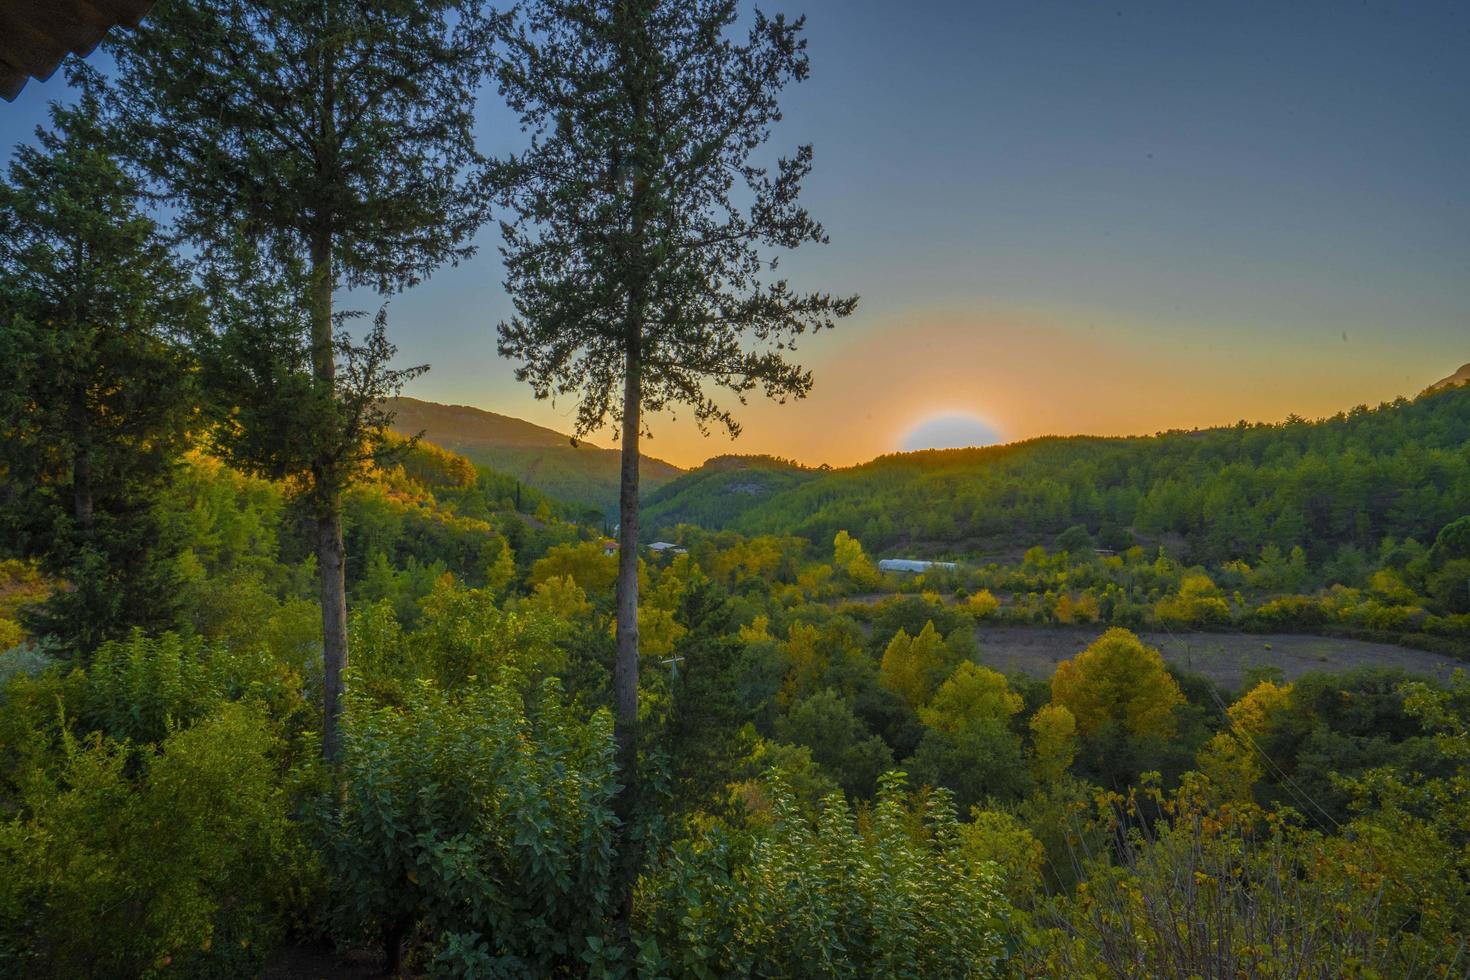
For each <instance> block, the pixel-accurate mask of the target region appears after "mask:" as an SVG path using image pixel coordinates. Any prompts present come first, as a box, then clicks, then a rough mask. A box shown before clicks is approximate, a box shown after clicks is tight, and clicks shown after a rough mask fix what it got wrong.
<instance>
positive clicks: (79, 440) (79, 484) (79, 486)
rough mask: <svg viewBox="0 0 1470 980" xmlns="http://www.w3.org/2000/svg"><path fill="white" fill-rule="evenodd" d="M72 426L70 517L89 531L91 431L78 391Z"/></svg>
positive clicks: (83, 399) (83, 396) (84, 397)
mask: <svg viewBox="0 0 1470 980" xmlns="http://www.w3.org/2000/svg"><path fill="white" fill-rule="evenodd" d="M72 426H73V428H74V431H75V436H74V439H75V442H76V449H75V452H74V453H73V454H72V461H71V498H72V516H73V517H74V518H75V519H76V522H77V526H78V527H80V528H81V529H82V530H84V531H91V530H92V525H93V522H94V518H93V514H92V431H91V427H90V426H89V425H88V424H87V394H86V392H85V391H78V392H77V393H76V397H75V399H74V401H73V403H72Z"/></svg>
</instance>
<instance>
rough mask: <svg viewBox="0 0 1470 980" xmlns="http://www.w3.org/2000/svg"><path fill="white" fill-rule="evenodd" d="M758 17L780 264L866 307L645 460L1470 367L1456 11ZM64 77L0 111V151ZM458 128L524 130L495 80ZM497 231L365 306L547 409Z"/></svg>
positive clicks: (471, 391)
mask: <svg viewBox="0 0 1470 980" xmlns="http://www.w3.org/2000/svg"><path fill="white" fill-rule="evenodd" d="M765 9H767V10H768V11H776V10H782V11H786V12H788V13H793V14H794V13H801V12H805V13H806V14H807V15H808V37H809V41H810V54H811V60H812V75H811V78H810V80H809V81H807V82H806V83H803V84H801V85H798V86H795V87H793V88H792V89H790V90H789V92H788V95H787V97H786V99H785V102H784V104H785V106H786V109H787V111H786V119H785V121H784V123H783V124H782V125H781V127H780V128H779V129H778V130H777V134H776V138H775V141H774V144H773V145H774V148H775V149H777V150H782V151H784V150H787V149H789V148H790V147H791V146H794V145H796V144H797V143H799V142H811V143H813V144H815V148H816V170H815V172H814V174H813V175H812V177H811V178H810V180H809V181H808V184H807V190H806V193H805V200H806V203H807V204H808V206H809V207H810V209H811V210H812V213H813V214H814V215H815V216H816V217H817V218H818V219H819V220H821V221H822V222H823V223H824V224H825V225H826V227H827V230H828V232H829V233H830V235H831V237H832V244H830V245H828V246H825V247H813V248H810V249H807V250H803V251H802V252H800V253H797V254H795V255H792V256H789V257H787V258H786V259H784V260H783V264H782V268H783V271H784V272H785V273H787V274H788V275H790V276H791V278H792V279H793V280H794V281H795V282H796V283H797V284H798V285H802V286H807V287H810V288H820V289H830V290H831V291H833V292H839V293H841V292H858V293H860V294H861V296H862V302H861V304H860V307H859V312H858V313H857V314H856V315H855V316H854V317H852V318H850V319H849V320H847V321H845V322H844V323H842V324H841V325H840V326H839V328H838V330H837V331H835V332H833V333H829V334H824V335H822V336H820V337H817V338H814V339H812V340H810V341H808V342H807V343H806V344H804V345H803V348H802V350H801V352H800V353H801V358H802V360H803V363H805V364H806V365H807V366H808V367H810V368H812V369H813V370H814V372H815V375H816V388H815V390H814V392H813V394H812V395H811V397H810V398H808V399H807V400H806V401H805V402H801V403H797V404H794V405H785V406H775V405H767V404H762V403H759V402H756V401H752V403H751V405H750V406H749V407H748V408H746V409H744V410H743V411H742V412H741V413H740V418H741V419H742V420H743V421H744V423H745V433H744V435H743V436H742V437H741V438H740V439H739V440H738V441H737V442H735V443H733V444H732V443H731V442H730V441H729V440H728V439H727V438H726V437H724V436H723V435H716V436H713V437H711V438H708V439H706V438H703V437H701V436H700V435H699V433H698V432H697V430H696V429H695V428H694V425H693V423H692V422H690V421H688V417H687V415H686V416H684V417H681V418H680V419H679V420H678V421H674V422H671V421H668V420H664V419H657V420H655V421H654V438H653V439H652V440H651V441H650V442H648V443H647V444H646V449H647V451H648V452H649V453H651V454H653V455H656V456H661V457H664V458H666V459H668V460H670V461H672V462H676V463H680V464H684V465H692V464H696V463H698V462H699V461H701V460H702V459H704V458H705V457H707V456H712V455H718V454H721V453H726V452H743V453H772V454H776V455H782V456H789V457H794V458H797V459H800V460H803V461H806V462H811V463H819V462H827V463H832V464H834V465H835V464H846V463H853V462H857V461H861V460H864V459H867V458H870V457H872V456H874V455H877V454H879V453H883V452H890V451H893V450H894V449H897V448H899V447H900V446H901V445H907V444H909V443H906V439H907V438H908V437H909V436H911V435H912V434H913V433H914V430H915V429H916V428H918V427H920V426H922V425H923V424H924V423H925V422H926V421H929V420H932V419H934V418H936V417H947V416H954V415H961V416H972V417H974V418H976V419H977V422H976V426H977V428H976V429H975V431H976V432H977V433H983V432H984V431H986V430H987V428H988V430H989V431H993V432H995V433H997V434H998V437H999V438H1001V439H1004V440H1010V439H1019V438H1025V437H1028V436H1034V435H1042V434H1049V433H1095V434H1123V433H1148V432H1155V431H1158V430H1162V429H1169V428H1180V427H1184V428H1188V427H1192V426H1205V425H1216V424H1228V423H1231V422H1234V421H1236V420H1238V419H1242V418H1245V419H1250V420H1279V419H1281V418H1284V417H1285V416H1286V415H1287V414H1288V413H1291V412H1296V413H1298V414H1300V415H1305V416H1309V417H1314V416H1319V415H1326V414H1331V413H1333V412H1336V411H1338V410H1341V409H1346V408H1349V407H1351V406H1353V405H1356V404H1359V403H1368V404H1375V403H1377V402H1380V401H1383V400H1387V399H1390V398H1393V397H1394V396H1397V395H1399V394H1408V395H1412V394H1415V393H1417V392H1418V391H1420V390H1421V389H1423V388H1424V387H1425V386H1427V385H1428V384H1429V383H1431V382H1433V381H1435V380H1437V379H1438V378H1440V377H1443V376H1445V375H1447V374H1449V373H1450V372H1452V371H1453V370H1454V369H1455V368H1457V367H1458V366H1459V365H1461V364H1462V363H1465V362H1466V361H1470V179H1467V178H1470V4H1464V3H1450V2H1427V0H1426V2H1413V3H1362V4H1349V3H1345V2H1330V3H1307V2H1293V3H1280V2H1274V3H1243V2H1231V3H1214V4H1197V3H1178V2H1170V3H1158V4H1139V3H1081V2H1079V3H1049V2H1040V0H1027V2H1015V3H1010V2H1008V3H948V2H922V0H918V2H913V3H906V4H898V3H893V2H891V0H790V2H787V0H782V2H779V3H774V4H770V5H766V6H765ZM64 95H65V89H64V85H63V82H62V80H61V78H60V76H59V75H58V76H57V77H55V78H53V79H52V80H51V81H50V82H49V83H48V84H45V85H39V84H36V83H34V82H33V83H31V85H29V86H28V87H27V89H26V90H25V92H24V93H23V94H22V95H21V97H20V99H19V100H18V101H17V102H16V103H14V104H9V105H3V104H0V145H3V146H9V145H11V144H13V143H14V142H15V141H16V140H17V139H19V138H23V136H24V135H25V134H27V133H28V132H29V130H30V129H31V128H32V127H33V126H34V125H35V123H36V121H38V119H39V118H40V117H41V115H42V113H43V111H44V104H45V101H46V100H48V99H52V98H58V97H64ZM479 119H480V132H481V137H482V141H483V143H482V145H483V147H484V148H485V149H486V150H487V151H489V152H495V151H498V150H503V149H508V148H511V147H514V146H516V145H518V142H519V139H520V134H519V133H518V132H517V130H516V128H515V125H514V120H513V119H512V118H511V117H510V116H509V115H508V114H507V113H506V112H505V110H504V109H503V107H501V106H499V105H498V104H497V103H496V101H495V97H494V95H493V92H487V93H486V98H485V100H484V101H483V103H482V105H481V108H480V112H479ZM496 239H497V236H496V235H495V234H494V233H493V232H492V231H488V230H487V231H486V232H485V233H484V234H483V235H482V237H481V245H482V250H481V253H480V255H479V256H478V257H477V258H476V259H474V260H472V261H471V262H469V263H467V264H466V265H464V266H462V267H460V268H457V269H445V270H442V271H440V272H439V273H437V274H436V275H435V276H434V278H433V279H431V280H430V281H429V282H427V283H425V284H424V285H422V286H420V287H418V288H417V289H415V290H413V291H412V292H410V293H408V294H405V295H402V296H398V297H395V298H394V299H393V300H392V305H391V307H390V329H391V331H392V334H393V337H394V339H395V340H396V342H397V343H398V345H399V348H400V351H401V359H402V361H403V362H404V363H416V362H428V363H429V364H431V365H432V370H431V371H430V372H429V373H428V374H427V375H425V376H424V377H422V378H420V379H418V380H417V381H415V382H413V385H412V387H411V388H410V389H409V391H408V393H409V394H412V395H416V396H418V397H422V398H428V399H433V400H437V401H447V402H456V403H462V404H471V405H477V406H480V407H483V408H486V409H489V410H492V411H496V412H503V413H505V414H509V415H515V416H519V417H522V418H527V419H530V420H532V421H535V422H538V423H541V424H545V425H550V426H553V427H556V428H560V429H563V430H566V429H569V428H570V427H571V424H572V417H573V415H574V409H573V406H571V405H569V404H564V405H557V406H552V405H550V404H548V403H541V402H536V401H535V400H534V399H533V398H532V397H531V395H530V393H529V391H528V390H527V389H526V388H525V387H524V386H521V385H518V384H517V383H516V382H515V381H514V379H513V378H512V377H511V370H512V365H510V364H508V363H506V362H504V361H502V360H501V359H500V358H499V357H498V356H497V355H496V352H495V334H494V326H495V323H496V321H497V320H499V319H500V318H502V317H503V316H505V315H507V313H508V311H509V304H508V301H507V299H506V297H505V294H504V292H503V290H502V288H501V286H500V280H501V279H502V271H501V268H500V261H499V256H498V253H497V252H496ZM358 299H359V305H369V304H371V303H372V299H371V297H360V298H358ZM947 425H948V427H947ZM921 431H935V432H940V433H951V432H952V431H953V426H952V425H949V424H945V425H939V426H931V427H930V428H929V429H928V430H921ZM594 441H598V442H600V443H601V444H604V445H609V444H613V443H614V441H615V440H614V439H613V437H612V433H611V432H610V431H605V432H603V433H601V434H600V438H599V437H596V436H595V437H594Z"/></svg>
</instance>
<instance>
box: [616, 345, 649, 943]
mask: <svg viewBox="0 0 1470 980" xmlns="http://www.w3.org/2000/svg"><path fill="white" fill-rule="evenodd" d="M642 370H643V363H642V329H641V326H640V325H639V323H638V320H637V317H629V325H628V336H627V360H626V362H625V367H624V377H623V445H622V474H621V478H620V480H619V488H618V521H619V526H618V631H617V638H618V649H617V659H616V660H615V661H614V662H613V707H614V715H613V719H614V720H613V734H614V737H615V739H616V741H617V747H618V766H619V770H620V773H621V777H622V784H623V788H622V789H621V790H620V791H619V792H618V796H617V799H616V800H614V802H613V806H614V809H615V811H616V812H617V816H618V820H619V821H620V822H621V824H622V830H621V834H622V839H621V844H620V846H619V848H618V858H619V861H620V870H621V874H620V875H619V880H618V881H617V882H615V887H616V889H617V891H616V893H615V894H616V898H617V904H616V911H617V916H618V919H619V921H620V923H621V924H622V926H623V927H624V928H626V927H627V925H628V923H629V921H630V919H631V917H632V914H633V885H634V883H635V882H636V881H637V878H638V865H639V861H640V858H641V854H640V848H639V847H638V844H637V841H636V839H635V838H634V836H633V835H632V834H631V831H632V829H633V818H634V811H635V806H636V803H637V799H638V435H639V429H640V428H641V415H640V412H641V410H642V407H643V390H642V389H643V386H642V383H641V377H642Z"/></svg>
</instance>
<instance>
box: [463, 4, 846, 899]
mask: <svg viewBox="0 0 1470 980" xmlns="http://www.w3.org/2000/svg"><path fill="white" fill-rule="evenodd" d="M735 19H736V4H735V2H734V0H697V2H679V3H675V2H669V0H616V2H614V0H539V2H536V3H533V4H530V5H529V6H528V8H527V10H526V14H525V17H524V18H523V20H522V21H521V23H520V25H519V26H518V28H517V29H516V30H515V31H514V32H513V33H512V34H511V35H510V36H509V38H508V45H507V47H508V51H507V54H506V56H505V58H504V59H503V60H502V61H501V63H500V65H499V68H498V74H499V79H500V83H501V90H502V92H503V94H504V95H505V97H506V99H507V101H508V102H509V104H510V106H511V107H512V108H513V109H514V110H515V111H517V112H518V113H520V115H521V118H522V121H523V123H524V125H525V126H526V127H527V128H528V129H529V130H530V131H531V132H532V133H533V140H532V143H531V146H530V148H529V149H527V150H526V151H525V152H524V153H521V154H520V155H516V156H512V157H509V158H507V159H504V160H502V161H500V162H499V163H498V165H497V166H496V167H495V168H494V170H492V179H493V183H494V184H495V186H496V188H497V189H498V191H499V193H500V194H501V195H502V196H503V198H504V201H505V203H506V205H507V206H508V207H509V208H510V209H511V211H512V213H513V218H512V220H510V221H507V222H505V223H504V224H503V226H502V231H503V236H504V240H505V247H504V254H505V259H506V265H507V279H506V287H507V289H509V291H510V292H511V294H512V297H513V299H514V302H515V308H516V314H515V316H514V317H512V318H511V319H510V320H509V321H507V322H504V323H501V324H500V326H499V336H500V351H501V353H502V354H504V355H505V356H507V357H512V358H515V359H517V360H518V361H520V362H521V366H520V367H519V368H518V369H517V377H518V378H519V379H520V380H522V381H527V382H529V383H530V385H531V388H532V390H533V391H534V392H535V394H536V396H537V397H538V398H548V397H552V396H555V395H572V396H573V397H575V398H576V399H577V409H578V410H577V432H578V434H579V435H580V434H585V433H587V432H590V431H593V430H595V429H598V428H600V427H601V426H602V425H603V424H604V423H605V422H606V421H607V420H608V419H609V418H611V419H612V420H613V421H614V422H616V423H618V424H619V425H620V426H621V452H622V468H621V476H620V492H619V501H618V511H619V525H620V526H619V538H620V558H619V564H620V567H619V575H618V596H617V657H616V661H615V666H614V700H615V718H616V721H617V724H616V737H617V741H618V748H619V754H620V762H621V766H622V779H623V783H624V786H625V788H624V790H623V791H622V792H621V793H620V797H619V812H620V815H621V816H622V817H624V818H625V821H624V826H625V827H626V826H628V822H627V819H626V818H627V817H629V816H630V815H631V813H632V812H633V799H634V797H635V796H636V793H637V771H636V762H637V745H638V734H637V728H638V622H637V611H638V460H639V439H640V437H642V436H643V435H644V434H646V433H647V431H648V425H647V421H646V419H647V414H648V413H655V412H659V411H662V410H665V409H672V408H676V407H677V406H679V405H684V406H688V407H690V408H691V409H692V411H693V414H694V417H695V420H696V421H697V422H698V424H699V425H700V427H701V429H705V428H707V427H708V426H709V425H711V424H717V425H721V426H724V427H725V428H726V429H727V430H728V431H729V432H730V433H731V434H737V433H738V432H739V425H738V423H737V422H736V421H735V418H734V417H733V415H732V414H731V412H730V411H729V410H728V409H727V408H724V407H722V406H721V405H720V404H719V403H718V402H716V400H715V397H714V395H713V394H712V393H711V391H710V387H713V388H716V389H718V388H723V389H726V390H728V391H729V392H731V393H733V394H734V395H735V396H736V397H739V398H740V399H741V400H742V401H743V399H744V397H745V396H746V394H747V393H749V392H751V391H753V390H762V391H764V392H765V394H766V395H768V396H770V397H773V398H777V399H781V400H784V399H785V398H788V397H801V396H802V395H804V394H805V393H806V392H807V391H808V389H809V388H810V387H811V374H810V373H809V372H807V371H804V370H803V369H802V368H801V367H800V366H798V365H795V364H793V363H790V362H789V361H788V360H787V359H786V355H787V352H788V351H790V350H791V349H792V347H793V346H794V342H795V340H796V338H798V337H799V336H800V335H802V334H804V333H806V332H807V331H808V330H812V331H815V330H820V329H823V328H827V327H831V326H832V325H833V324H834V322H835V320H836V319H837V318H839V317H842V316H846V315H847V314H849V313H851V312H852V310H853V309H854V307H855V305H856V299H855V298H835V297H833V296H831V295H828V294H825V293H814V294H803V293H800V292H798V291H796V290H795V289H793V288H792V287H791V286H790V285H789V284H788V283H787V281H785V280H784V279H775V280H767V279H765V278H764V277H763V275H762V273H763V272H764V271H766V270H768V269H772V268H774V265H775V259H774V258H773V257H771V254H770V250H772V249H790V248H795V247H797V246H799V245H802V244H803V243H807V242H822V241H825V240H826V236H825V233H824V232H823V231H822V228H821V226H820V225H819V224H818V223H817V222H816V221H814V220H813V219H812V218H811V217H810V216H809V215H808V214H807V212H806V210H805V209H804V208H802V207H801V206H800V204H799V203H798V202H797V196H798V193H799V191H800V187H801V181H802V178H804V177H805V176H806V175H807V173H808V172H809V171H810V169H811V164H812V151H811V147H810V146H803V147H801V148H799V149H798V150H797V152H796V153H795V154H794V155H793V156H791V157H790V158H786V159H782V160H780V161H779V162H777V163H776V165H775V167H774V169H771V168H767V167H764V166H761V165H760V164H759V163H758V162H757V161H756V160H754V159H753V154H754V152H755V151H756V150H757V149H758V148H759V147H761V146H762V144H764V143H765V142H766V140H767V137H768V136H769V133H770V128H771V126H772V125H773V124H774V123H776V122H777V121H778V120H779V119H780V108H779V105H778V102H777V97H778V95H779V93H780V91H781V89H782V87H783V86H784V85H785V84H786V83H787V82H789V81H791V80H800V79H802V78H805V77H806V74H807V70H808V69H807V56H806V50H805V41H804V40H803V38H802V36H801V29H802V26H803V22H802V20H800V19H798V20H796V21H794V22H788V21H787V20H785V19H784V18H783V17H776V18H774V19H768V18H767V17H765V16H764V15H762V14H759V13H757V14H756V15H755V18H754V22H753V24H752V25H751V28H750V33H749V36H748V38H747V39H746V40H745V41H744V42H743V43H740V42H737V41H734V40H731V39H730V37H729V36H728V33H729V31H730V28H731V26H732V24H733V23H734V21H735ZM707 386H709V387H707ZM634 839H635V835H633V834H625V838H624V841H623V858H624V860H625V862H626V870H627V874H628V877H626V878H625V880H624V885H625V892H624V903H623V906H624V907H623V911H624V913H625V914H626V912H627V910H628V906H627V899H628V897H629V895H630V894H631V887H630V886H631V881H632V877H631V876H632V875H633V874H634V873H635V869H636V866H637V861H638V858H637V854H636V846H635V845H634V844H633V841H634Z"/></svg>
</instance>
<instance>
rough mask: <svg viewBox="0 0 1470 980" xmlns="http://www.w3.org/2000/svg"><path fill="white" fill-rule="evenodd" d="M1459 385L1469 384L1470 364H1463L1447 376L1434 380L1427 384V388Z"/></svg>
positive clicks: (1434, 388)
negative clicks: (1432, 382)
mask: <svg viewBox="0 0 1470 980" xmlns="http://www.w3.org/2000/svg"><path fill="white" fill-rule="evenodd" d="M1460 385H1470V364H1466V365H1464V366H1463V367H1461V368H1460V370H1458V371H1456V372H1455V373H1454V374H1452V375H1450V376H1449V377H1448V378H1442V379H1440V380H1439V381H1436V382H1435V383H1434V384H1432V385H1430V386H1429V390H1430V391H1438V390H1439V389H1441V388H1457V387H1459V386H1460Z"/></svg>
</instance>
